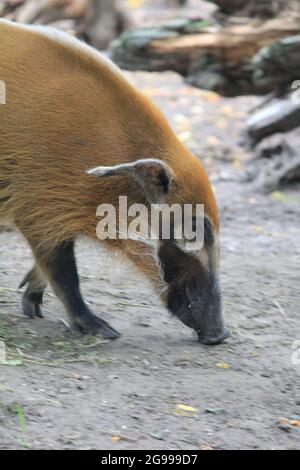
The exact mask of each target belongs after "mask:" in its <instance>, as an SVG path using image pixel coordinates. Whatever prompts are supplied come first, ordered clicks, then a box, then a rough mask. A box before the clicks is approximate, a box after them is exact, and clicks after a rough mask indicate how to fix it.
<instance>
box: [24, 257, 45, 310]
mask: <svg viewBox="0 0 300 470" xmlns="http://www.w3.org/2000/svg"><path fill="white" fill-rule="evenodd" d="M26 284H28V287H27V289H26V291H25V292H24V294H23V297H22V308H23V312H24V314H25V315H27V316H28V317H30V318H35V317H38V318H43V314H42V309H41V304H42V303H43V295H44V292H45V289H46V287H47V281H46V280H45V278H44V276H43V275H42V273H41V271H40V269H39V268H38V266H34V267H33V268H32V270H31V271H29V272H28V273H27V274H26V276H25V278H24V279H23V281H22V282H21V284H20V285H19V288H21V287H24V286H25V285H26Z"/></svg>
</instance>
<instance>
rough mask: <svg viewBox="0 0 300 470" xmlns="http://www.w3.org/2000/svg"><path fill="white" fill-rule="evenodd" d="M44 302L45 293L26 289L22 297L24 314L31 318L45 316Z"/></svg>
mask: <svg viewBox="0 0 300 470" xmlns="http://www.w3.org/2000/svg"><path fill="white" fill-rule="evenodd" d="M42 303H43V294H42V293H36V292H28V291H26V292H25V294H24V295H23V297H22V309H23V313H24V315H26V316H27V317H29V318H44V316H43V313H42V309H41V304H42Z"/></svg>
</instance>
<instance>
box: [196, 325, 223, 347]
mask: <svg viewBox="0 0 300 470" xmlns="http://www.w3.org/2000/svg"><path fill="white" fill-rule="evenodd" d="M197 335H198V339H199V341H200V343H202V344H207V345H209V346H214V345H216V344H220V343H223V341H225V340H226V339H227V338H229V337H230V336H231V333H230V331H229V330H228V329H227V328H225V329H224V331H223V332H222V333H221V334H219V335H218V334H216V335H211V336H207V335H203V334H202V333H201V331H198V332H197Z"/></svg>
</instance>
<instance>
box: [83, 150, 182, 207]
mask: <svg viewBox="0 0 300 470" xmlns="http://www.w3.org/2000/svg"><path fill="white" fill-rule="evenodd" d="M87 173H88V174H89V175H95V176H100V177H103V178H107V177H111V176H125V177H127V178H129V179H131V180H132V181H134V182H135V183H136V184H137V185H138V186H139V187H140V189H141V190H142V192H143V193H144V194H145V196H146V198H147V200H148V201H149V202H150V203H151V204H159V203H161V202H163V200H164V198H165V197H166V196H167V194H168V193H169V191H170V187H171V184H172V181H173V179H174V178H173V172H172V170H171V168H170V167H169V166H168V165H167V164H166V163H165V162H162V161H161V160H156V159H154V158H153V159H152V158H151V159H150V158H149V159H145V160H136V161H135V162H133V163H124V164H122V165H116V166H98V167H96V168H92V169H90V170H88V172H87Z"/></svg>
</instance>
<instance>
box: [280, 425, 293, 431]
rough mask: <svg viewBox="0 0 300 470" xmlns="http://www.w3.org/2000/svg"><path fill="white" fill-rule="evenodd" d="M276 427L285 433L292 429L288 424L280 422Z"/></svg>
mask: <svg viewBox="0 0 300 470" xmlns="http://www.w3.org/2000/svg"><path fill="white" fill-rule="evenodd" d="M278 429H280V430H281V431H285V432H287V433H290V432H291V431H292V429H293V427H292V426H291V425H290V424H284V423H281V424H279V425H278Z"/></svg>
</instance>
